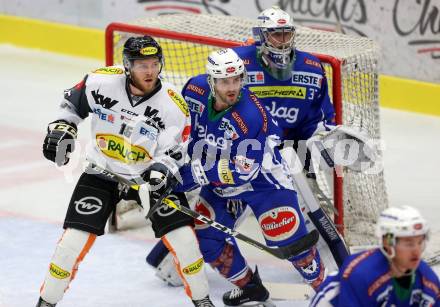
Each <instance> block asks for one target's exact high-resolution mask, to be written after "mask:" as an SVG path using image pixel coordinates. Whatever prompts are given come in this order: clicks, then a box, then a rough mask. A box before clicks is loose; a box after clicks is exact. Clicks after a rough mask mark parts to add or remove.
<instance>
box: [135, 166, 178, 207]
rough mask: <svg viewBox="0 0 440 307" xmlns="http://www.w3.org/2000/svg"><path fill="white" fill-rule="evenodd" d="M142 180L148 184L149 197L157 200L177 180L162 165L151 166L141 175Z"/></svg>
mask: <svg viewBox="0 0 440 307" xmlns="http://www.w3.org/2000/svg"><path fill="white" fill-rule="evenodd" d="M142 178H143V179H144V180H145V181H146V182H148V183H150V187H151V197H153V198H154V199H159V198H160V197H161V196H162V194H163V193H164V192H165V191H166V190H167V189H168V188H169V187H174V186H176V184H177V179H176V178H175V177H174V175H173V174H172V173H171V171H170V170H169V169H168V167H166V166H165V165H164V164H162V163H158V162H156V163H154V164H152V165H151V166H150V167H149V168H148V169H147V170H146V171H145V172H144V173H143V174H142Z"/></svg>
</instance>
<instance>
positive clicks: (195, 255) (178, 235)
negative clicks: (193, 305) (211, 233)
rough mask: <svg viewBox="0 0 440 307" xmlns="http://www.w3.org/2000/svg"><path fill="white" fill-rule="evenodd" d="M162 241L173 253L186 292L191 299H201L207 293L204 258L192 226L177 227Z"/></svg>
mask: <svg viewBox="0 0 440 307" xmlns="http://www.w3.org/2000/svg"><path fill="white" fill-rule="evenodd" d="M162 241H163V243H164V244H165V246H166V247H167V248H168V250H169V251H170V253H171V254H172V255H173V258H174V262H175V265H176V270H177V271H178V273H179V275H180V277H181V279H182V281H183V284H184V286H185V291H186V294H187V295H188V296H189V297H190V298H191V299H192V300H201V299H203V298H204V297H206V296H207V295H208V294H209V287H208V280H207V278H206V274H205V268H204V260H203V257H202V254H201V252H200V249H199V244H198V241H197V238H196V235H195V233H194V230H193V228H192V227H189V226H184V227H180V228H177V229H175V230H173V231H171V232H169V233H167V234H166V235H164V236H163V237H162Z"/></svg>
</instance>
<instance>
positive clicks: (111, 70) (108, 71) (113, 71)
mask: <svg viewBox="0 0 440 307" xmlns="http://www.w3.org/2000/svg"><path fill="white" fill-rule="evenodd" d="M93 73H95V74H104V75H121V74H123V73H124V70H122V69H121V68H118V67H102V68H98V69H96V70H94V71H93Z"/></svg>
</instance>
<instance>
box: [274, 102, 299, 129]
mask: <svg viewBox="0 0 440 307" xmlns="http://www.w3.org/2000/svg"><path fill="white" fill-rule="evenodd" d="M266 109H267V110H268V111H269V113H270V115H272V117H273V118H281V119H284V120H286V122H288V123H289V124H293V123H294V122H296V120H297V119H298V113H299V108H293V107H292V108H288V107H278V108H277V106H276V102H275V101H272V102H271V105H270V106H266Z"/></svg>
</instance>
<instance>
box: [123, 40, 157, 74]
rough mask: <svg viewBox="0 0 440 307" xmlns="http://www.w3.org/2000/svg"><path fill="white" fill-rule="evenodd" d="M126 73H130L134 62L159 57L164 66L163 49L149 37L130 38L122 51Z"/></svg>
mask: <svg viewBox="0 0 440 307" xmlns="http://www.w3.org/2000/svg"><path fill="white" fill-rule="evenodd" d="M122 55H123V62H124V67H125V71H126V72H127V73H129V72H130V68H131V65H132V64H133V61H134V60H142V59H146V58H149V57H158V58H159V61H160V63H161V65H162V66H163V62H164V60H163V53H162V47H161V46H160V45H159V43H158V42H157V41H156V40H155V39H154V38H152V37H151V36H149V35H145V36H139V37H130V38H129V39H127V41H126V42H125V44H124V50H123V51H122Z"/></svg>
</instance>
